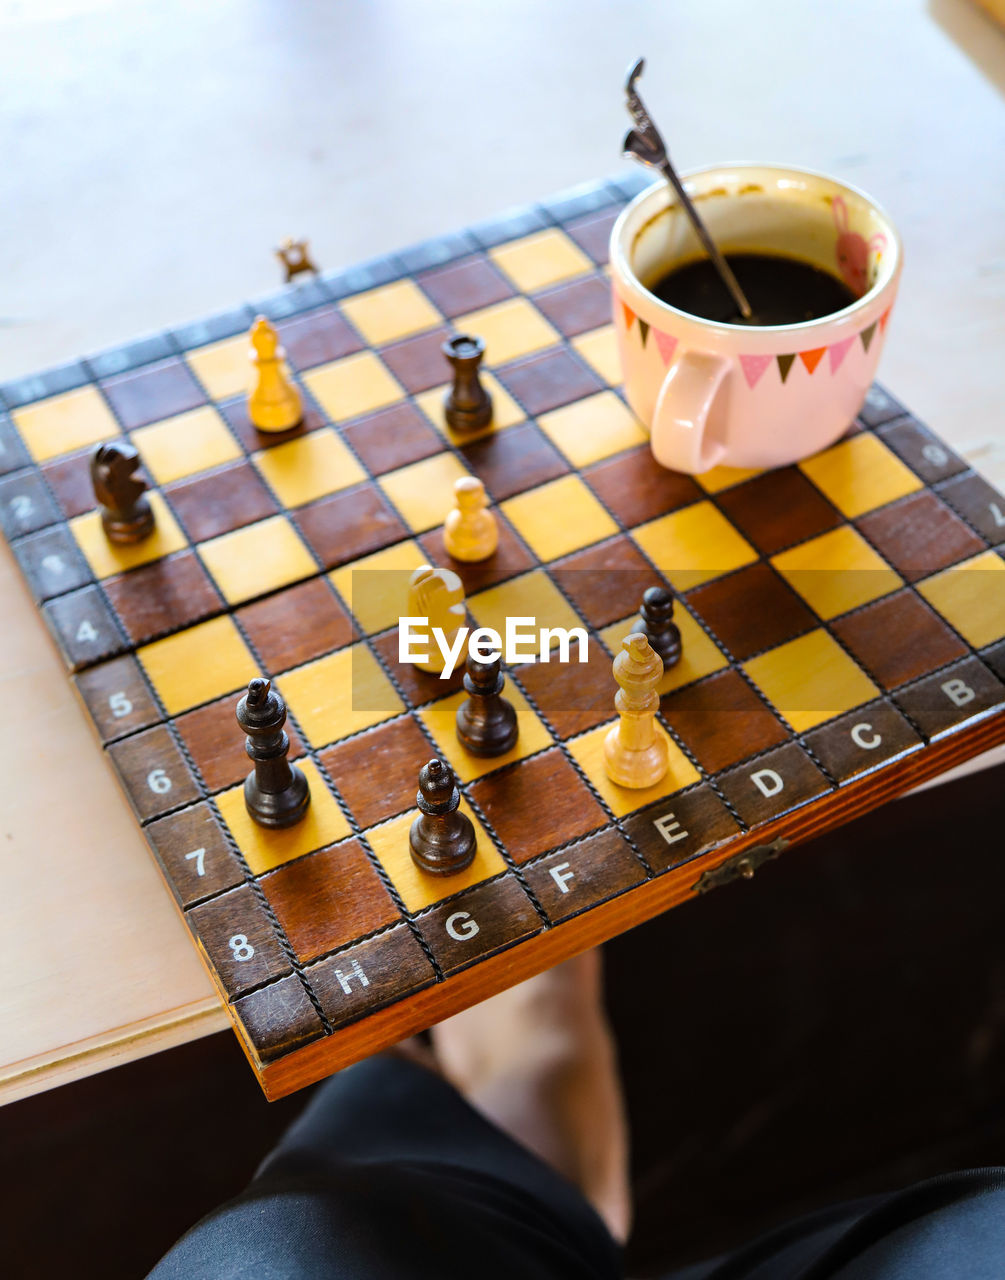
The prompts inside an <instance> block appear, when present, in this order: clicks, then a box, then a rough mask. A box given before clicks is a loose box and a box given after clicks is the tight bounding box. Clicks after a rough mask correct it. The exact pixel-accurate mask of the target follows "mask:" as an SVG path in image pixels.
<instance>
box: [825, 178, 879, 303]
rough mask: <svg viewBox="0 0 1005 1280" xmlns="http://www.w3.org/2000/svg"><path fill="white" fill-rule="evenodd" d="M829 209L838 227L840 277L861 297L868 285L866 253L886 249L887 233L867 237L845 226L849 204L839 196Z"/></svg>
mask: <svg viewBox="0 0 1005 1280" xmlns="http://www.w3.org/2000/svg"><path fill="white" fill-rule="evenodd" d="M831 212H832V213H833V215H834V225H835V226H836V227H837V230H838V238H837V244H836V245H835V246H834V255H835V257H836V258H837V265H838V270H839V271H840V272H841V279H842V280H843V281H844V282H845V284H846V285H847V286H848V288H849V289H850V290H851V291H852V293H853V294H854V295H855V297H856V298H861V296H862V294H863V293H865V291H866V290H867V289H868V288H869V252H870V250H874V251H875V252H876V253H877V254H880V253H882V251H883V249H885V248H886V236H885V235H883V233H882V231H877V232H876V234H875V235H873V236H870V237H869V239H868V240H867V239H866V238H865V236H862V235H859V233H858V232H857V231H851V230H850V229H849V227H848V206H847V205H846V204H845V202H844V198H843V197H842V196H835V197H834V199H833V201H832V203H831Z"/></svg>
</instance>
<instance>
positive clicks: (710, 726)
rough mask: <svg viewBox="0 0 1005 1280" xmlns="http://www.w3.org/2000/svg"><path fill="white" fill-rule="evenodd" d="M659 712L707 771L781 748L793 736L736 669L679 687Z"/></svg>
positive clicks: (669, 695)
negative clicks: (773, 748)
mask: <svg viewBox="0 0 1005 1280" xmlns="http://www.w3.org/2000/svg"><path fill="white" fill-rule="evenodd" d="M660 710H661V711H662V713H663V716H664V718H665V720H666V721H667V723H668V724H669V725H670V727H671V728H672V729H673V730H674V731H675V732H676V734H677V735H678V737H679V738H680V740H681V741H682V742H683V743H684V745H685V746H686V747H687V748H688V749H689V750H690V751H691V753H692V754H693V755H694V756H695V757H696V759H697V761H698V763H699V764H700V765H701V767H702V768H703V769H704V770H705V772H706V773H718V772H719V771H720V770H721V769H728V768H729V766H730V765H733V764H738V763H739V761H741V760H746V759H748V757H750V756H753V755H756V754H757V753H758V752H759V751H766V750H767V749H768V748H769V747H777V746H778V745H779V743H781V742H784V741H785V739H786V738H787V737H788V733H787V731H786V729H785V728H784V726H783V725H782V723H781V721H780V720H779V719H778V717H777V716H775V715H774V713H773V712H772V711H770V710H769V709H768V707H767V706H766V704H765V703H764V702H762V701H761V699H760V698H759V697H758V696H757V694H756V693H755V692H754V690H753V689H752V688H751V687H750V685H749V684H747V682H746V680H744V679H743V677H742V676H741V675H739V674H738V673H737V672H736V671H720V672H718V673H717V674H716V675H714V676H709V678H708V679H707V680H700V681H699V682H698V683H697V684H692V685H688V686H687V687H686V688H684V689H676V690H675V691H674V692H673V693H670V694H668V695H667V696H666V697H665V698H663V699H662V702H661V704H660Z"/></svg>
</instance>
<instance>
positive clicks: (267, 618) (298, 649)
mask: <svg viewBox="0 0 1005 1280" xmlns="http://www.w3.org/2000/svg"><path fill="white" fill-rule="evenodd" d="M235 616H236V618H237V621H238V622H239V623H240V625H241V626H242V627H243V628H244V630H245V632H246V633H247V636H248V639H249V640H250V641H251V643H252V645H253V646H254V648H255V651H256V653H257V654H258V656H259V658H260V659H261V661H262V666H263V668H264V670H265V671H266V672H267V673H268V674H269V675H270V676H274V675H278V674H279V672H281V671H288V670H289V669H290V668H291V667H299V666H301V665H302V664H303V663H305V662H310V660H311V659H312V658H319V657H320V656H321V654H323V653H331V652H332V650H333V649H341V648H343V647H344V646H345V645H347V644H349V643H350V642H351V641H352V640H354V639H355V638H356V630H355V628H354V627H353V624H352V620H351V619H350V617H349V615H348V614H347V613H346V611H345V610H344V609H343V608H342V606H341V605H340V604H339V602H338V600H336V598H335V595H334V593H333V591H332V589H331V587H330V586H329V585H328V582H327V579H325V578H312V579H311V580H310V581H309V582H301V583H299V584H298V585H297V586H295V587H288V588H287V589H286V590H285V591H280V592H279V593H278V595H274V596H268V597H266V599H264V600H259V601H257V602H256V603H255V604H249V605H246V606H245V607H244V608H243V609H238V611H237V613H236V615H235Z"/></svg>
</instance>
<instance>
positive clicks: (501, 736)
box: [457, 653, 518, 756]
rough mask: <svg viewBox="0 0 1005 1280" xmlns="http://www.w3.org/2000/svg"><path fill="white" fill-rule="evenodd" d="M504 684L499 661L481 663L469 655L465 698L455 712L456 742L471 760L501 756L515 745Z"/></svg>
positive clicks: (513, 723) (512, 713)
mask: <svg viewBox="0 0 1005 1280" xmlns="http://www.w3.org/2000/svg"><path fill="white" fill-rule="evenodd" d="M505 684H506V680H505V677H504V676H503V673H502V659H501V658H493V659H492V661H491V662H481V661H479V659H477V658H476V657H475V656H474V655H473V654H471V653H469V654H468V661H467V669H466V670H465V673H464V688H465V690H466V692H467V694H468V696H467V698H466V699H465V700H464V702H462V703H461V705H460V706H459V707H458V708H457V739H458V741H459V742H460V744H461V746H462V747H463V748H464V749H465V751H470V752H471V754H472V755H473V756H502V755H505V754H506V752H507V751H509V750H511V748H513V747H514V746H515V745H516V738H517V731H518V730H517V722H516V712H515V711H514V710H513V704H512V703H511V702H510V701H509V700H508V699H506V698H504V697H503V696H502V691H503V688H504V686H505Z"/></svg>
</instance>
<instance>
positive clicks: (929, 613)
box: [831, 591, 969, 689]
mask: <svg viewBox="0 0 1005 1280" xmlns="http://www.w3.org/2000/svg"><path fill="white" fill-rule="evenodd" d="M831 630H832V631H833V632H834V634H835V635H836V636H837V638H838V639H839V640H840V641H842V643H843V644H845V645H847V646H848V648H849V649H850V650H851V651H852V653H853V654H854V655H855V657H856V658H858V660H859V662H861V663H862V665H863V666H864V667H865V669H866V670H867V671H868V672H869V674H870V675H872V676H873V677H874V678H875V679H876V680H878V681H879V683H880V684H881V685H882V686H883V688H884V689H896V688H897V687H898V686H899V685H902V684H907V682H908V681H909V680H917V679H919V678H920V677H921V676H924V675H927V674H928V672H929V671H935V670H936V669H937V668H938V667H944V666H945V665H946V663H947V662H954V661H955V660H956V659H957V658H962V657H964V656H965V655H966V654H967V653H968V652H969V650H968V648H967V646H966V645H965V644H964V643H963V641H962V640H961V639H960V638H959V637H958V636H957V635H956V634H955V633H954V632H953V631H951V630H950V628H949V627H948V626H946V624H945V623H944V622H943V621H942V619H941V618H940V617H939V615H938V614H937V613H936V612H935V611H934V610H933V609H931V608H929V606H928V605H927V604H926V603H925V602H924V600H922V599H921V597H920V596H917V595H915V593H914V592H913V591H898V592H896V593H895V594H894V595H892V596H887V597H886V598H885V599H883V600H879V601H877V602H876V603H875V604H870V605H866V607H865V608H864V609H859V610H857V611H856V612H855V613H850V614H847V615H846V616H845V617H843V618H838V619H837V621H835V622H832V623H831Z"/></svg>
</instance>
